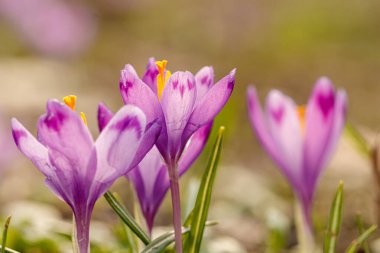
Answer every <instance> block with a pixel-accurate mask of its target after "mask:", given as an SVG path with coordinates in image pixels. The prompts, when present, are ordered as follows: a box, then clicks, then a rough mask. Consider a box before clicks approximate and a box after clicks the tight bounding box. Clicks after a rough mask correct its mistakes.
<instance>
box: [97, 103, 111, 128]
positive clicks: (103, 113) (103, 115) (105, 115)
mask: <svg viewBox="0 0 380 253" xmlns="http://www.w3.org/2000/svg"><path fill="white" fill-rule="evenodd" d="M112 117H113V112H112V111H111V110H110V109H109V108H108V107H107V106H106V105H105V104H103V103H99V106H98V127H99V131H100V132H101V131H102V130H103V129H104V128H105V127H106V125H107V124H108V122H109V121H110V120H111V118H112Z"/></svg>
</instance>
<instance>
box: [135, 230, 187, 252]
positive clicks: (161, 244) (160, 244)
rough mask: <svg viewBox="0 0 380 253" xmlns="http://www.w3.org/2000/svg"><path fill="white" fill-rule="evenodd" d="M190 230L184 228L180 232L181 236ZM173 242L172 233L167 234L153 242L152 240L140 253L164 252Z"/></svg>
mask: <svg viewBox="0 0 380 253" xmlns="http://www.w3.org/2000/svg"><path fill="white" fill-rule="evenodd" d="M189 231H190V229H189V228H185V229H183V230H182V235H184V234H187V233H189ZM173 242H174V231H171V232H167V233H165V234H163V235H161V236H159V237H157V238H156V239H155V240H153V241H152V242H151V243H150V244H149V245H148V246H147V247H146V248H145V249H143V251H141V253H158V252H162V251H163V250H165V248H166V247H168V246H169V245H170V244H171V243H173Z"/></svg>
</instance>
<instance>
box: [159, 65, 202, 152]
mask: <svg viewBox="0 0 380 253" xmlns="http://www.w3.org/2000/svg"><path fill="white" fill-rule="evenodd" d="M195 99H196V89H195V79H194V76H193V75H192V74H191V73H190V72H175V73H174V74H173V75H172V76H171V77H170V79H169V81H168V83H167V84H166V86H165V88H164V90H163V93H162V98H161V106H162V111H163V113H164V115H165V123H166V133H167V136H168V140H167V150H160V152H161V153H162V154H163V155H164V154H166V153H167V152H168V154H169V156H170V157H171V159H177V158H178V157H179V156H180V155H181V153H182V149H183V146H184V145H185V144H186V142H182V140H181V136H182V134H183V130H184V129H185V127H186V125H187V123H188V120H189V118H190V115H191V113H192V112H193V109H194V104H195ZM159 141H161V140H160V139H159ZM162 146H164V147H165V144H163V145H161V143H160V145H159V148H160V149H161V148H162ZM164 156H165V155H164Z"/></svg>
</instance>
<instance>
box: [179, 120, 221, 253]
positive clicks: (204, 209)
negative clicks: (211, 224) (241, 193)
mask: <svg viewBox="0 0 380 253" xmlns="http://www.w3.org/2000/svg"><path fill="white" fill-rule="evenodd" d="M223 133H224V127H220V128H219V132H218V135H217V138H216V141H215V144H214V147H213V151H212V153H211V157H210V159H209V162H208V165H207V167H206V170H205V172H204V174H203V177H202V181H201V185H200V187H199V191H198V195H197V200H196V202H195V206H194V209H193V211H192V212H191V217H190V218H188V220H189V219H191V227H190V233H189V235H188V238H186V244H185V247H186V249H187V250H186V251H185V252H188V253H198V252H199V250H200V247H201V242H202V238H203V232H204V228H205V223H206V220H207V215H208V210H209V207H210V201H211V193H212V188H213V185H214V181H215V175H216V171H217V167H218V166H217V165H218V162H219V158H220V153H221V147H222V142H223ZM186 223H188V222H186Z"/></svg>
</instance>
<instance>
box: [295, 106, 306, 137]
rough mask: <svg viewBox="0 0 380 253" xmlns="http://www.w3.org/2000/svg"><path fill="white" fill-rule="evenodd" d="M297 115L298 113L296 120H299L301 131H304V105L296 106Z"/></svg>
mask: <svg viewBox="0 0 380 253" xmlns="http://www.w3.org/2000/svg"><path fill="white" fill-rule="evenodd" d="M297 113H298V118H299V120H300V126H301V131H302V132H304V131H305V125H306V108H305V106H304V105H301V106H298V107H297Z"/></svg>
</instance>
